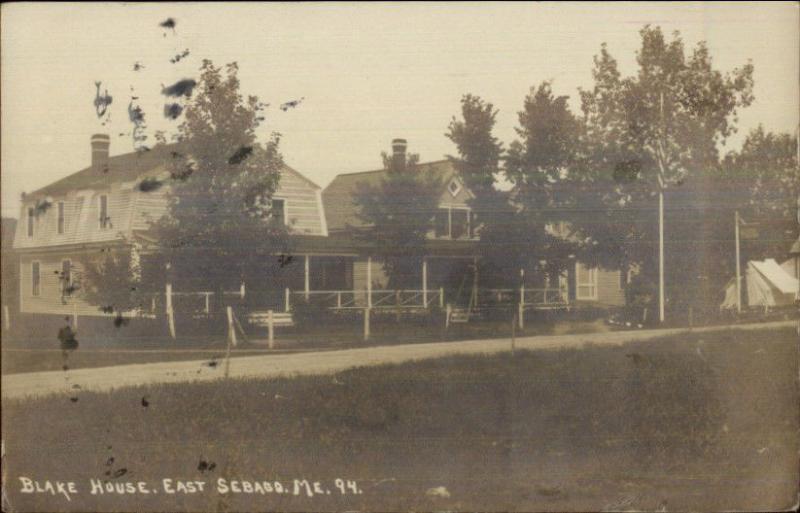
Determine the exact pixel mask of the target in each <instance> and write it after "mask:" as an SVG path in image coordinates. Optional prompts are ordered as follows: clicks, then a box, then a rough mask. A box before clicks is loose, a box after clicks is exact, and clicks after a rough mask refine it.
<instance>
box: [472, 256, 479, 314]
mask: <svg viewBox="0 0 800 513" xmlns="http://www.w3.org/2000/svg"><path fill="white" fill-rule="evenodd" d="M472 265H473V266H474V268H475V272H474V273H473V275H472V298H473V299H472V304H473V307H474V308H476V309H477V308H478V257H472Z"/></svg>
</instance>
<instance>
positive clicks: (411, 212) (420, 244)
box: [354, 153, 442, 288]
mask: <svg viewBox="0 0 800 513" xmlns="http://www.w3.org/2000/svg"><path fill="white" fill-rule="evenodd" d="M383 164H384V169H385V173H384V175H383V177H382V178H381V181H380V183H378V184H376V185H372V184H369V183H361V184H359V186H358V189H357V190H356V193H355V196H354V198H355V203H356V205H357V206H358V207H359V208H358V211H359V214H358V215H359V218H360V219H361V220H363V221H364V222H365V223H366V224H367V226H366V227H365V228H362V229H359V230H357V231H356V236H357V238H359V239H361V240H362V241H364V242H366V243H368V244H371V245H373V250H374V251H375V252H376V254H377V256H378V258H379V260H380V261H381V263H382V264H383V266H384V270H385V271H386V274H387V275H388V277H389V287H390V288H409V287H411V288H416V287H418V286H419V281H418V279H417V277H418V275H419V272H420V266H421V262H422V257H423V256H424V255H425V249H426V238H427V235H428V233H429V232H430V231H431V230H432V229H433V220H434V214H435V212H436V208H437V206H438V203H439V194H440V191H441V187H442V184H441V182H440V180H439V178H438V177H436V176H434V175H433V174H431V173H426V172H423V171H422V170H420V168H419V165H418V164H419V155H415V154H409V155H406V154H395V155H393V156H391V157H389V156H388V155H387V154H385V153H384V154H383Z"/></svg>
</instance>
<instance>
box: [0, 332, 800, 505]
mask: <svg viewBox="0 0 800 513" xmlns="http://www.w3.org/2000/svg"><path fill="white" fill-rule="evenodd" d="M77 398H78V400H77V401H72V400H70V398H69V397H66V396H64V397H54V398H50V399H44V400H36V401H27V402H18V401H4V403H3V418H2V428H3V438H4V441H5V449H6V458H5V461H4V471H5V472H6V473H7V486H8V491H9V494H10V500H11V504H12V507H13V508H14V510H15V511H32V510H37V511H42V510H45V511H57V510H61V511H67V510H70V511H107V510H118V511H131V510H135V511H164V510H167V511H176V510H194V511H201V510H202V511H209V510H217V511H222V510H230V511H273V510H292V511H309V510H313V511H342V510H349V511H353V510H372V511H409V510H411V511H420V510H423V511H431V510H437V511H445V510H448V511H466V510H491V511H542V510H551V511H552V510H562V511H569V510H572V511H574V510H577V511H587V510H597V511H599V510H602V509H614V510H624V509H635V510H656V509H659V508H666V510H667V511H676V510H679V511H684V510H703V509H714V510H731V509H737V510H753V509H757V510H777V509H785V508H789V507H791V506H792V505H793V504H794V502H795V501H796V497H797V495H796V490H797V482H798V468H797V458H796V455H797V450H798V440H797V428H798V420H799V419H798V406H797V405H798V346H797V336H796V334H795V332H794V330H793V329H782V330H759V331H723V332H715V333H703V334H689V335H682V336H680V337H669V338H662V339H656V340H651V341H647V342H636V343H631V344H627V345H625V346H622V347H589V348H585V349H580V350H561V351H533V352H517V353H516V354H515V355H513V356H512V355H510V354H502V355H496V356H491V357H489V356H483V357H480V356H469V357H467V356H464V357H450V358H443V359H438V360H429V361H422V362H412V363H407V364H402V365H394V366H382V367H371V368H360V369H355V370H352V371H347V372H343V373H340V374H338V375H336V376H334V377H331V376H326V377H302V378H295V379H276V380H231V381H227V382H210V383H198V384H176V385H161V386H154V387H142V388H134V389H125V390H120V391H116V392H111V393H89V392H79V393H78V394H77ZM212 464H213V465H212ZM20 476H23V477H28V478H30V479H35V480H38V481H39V482H44V480H51V481H54V480H61V481H74V482H75V483H76V487H77V490H78V493H77V494H76V495H72V497H71V499H72V500H71V501H67V500H66V499H65V498H64V497H63V496H58V495H57V496H53V495H50V494H48V493H41V494H23V493H20V487H21V481H20V480H19V477H20ZM165 478H166V479H171V480H172V482H171V484H170V486H168V487H166V488H165V487H164V484H163V481H162V480H163V479H165ZM220 478H222V479H224V480H225V482H226V483H228V487H229V488H230V482H231V481H232V480H237V481H242V480H246V481H249V482H250V483H251V485H250V486H251V487H252V483H253V482H259V483H263V482H264V481H269V482H270V483H271V484H270V487H271V489H272V491H271V492H267V491H265V493H264V494H261V493H227V494H221V493H219V491H218V489H217V480H218V479H220ZM90 479H97V480H101V481H102V480H108V481H109V483H117V484H120V483H125V482H131V483H138V482H139V481H143V482H144V485H143V486H144V487H145V489H147V490H150V491H156V492H158V493H149V494H142V493H138V492H137V493H135V494H129V493H125V494H114V495H111V494H109V493H104V494H102V495H92V494H91V493H90V488H91V487H90ZM295 479H298V480H300V479H305V480H308V481H309V487H310V488H313V482H315V481H318V482H319V483H320V487H319V490H320V491H321V493H319V494H315V493H312V495H313V496H312V497H308V493H307V491H308V490H307V489H306V488H305V487H304V485H303V486H299V487H298V488H297V490H298V491H299V494H298V495H295V493H294V491H295V488H294V480H295ZM337 479H342V480H344V481H337ZM177 480H183V481H187V480H191V481H203V482H204V483H205V485H204V486H205V488H204V491H203V492H199V491H198V492H196V493H180V492H179V493H174V494H169V493H167V491H168V490H169V489H175V488H176V486H177V485H176V484H175V483H176V481H177ZM275 481H277V482H279V483H281V485H282V486H284V487H285V488H286V489H287V490H288V492H287V493H275V491H274V489H275V485H274V482H275ZM348 481H353V482H354V483H348ZM348 484H349V485H350V486H348ZM337 485H340V486H341V489H344V491H345V492H346V493H345V494H342V493H341V489H340V487H339V486H337ZM134 486H135V485H134ZM241 486H244V485H240V487H241ZM260 486H261V487H262V490H266V488H264V485H263V484H262V485H260ZM184 490H186V488H185V487H184ZM327 491H331V493H330V494H328V493H326V492H327ZM357 492H360V493H357Z"/></svg>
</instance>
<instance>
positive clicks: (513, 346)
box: [511, 304, 522, 356]
mask: <svg viewBox="0 0 800 513" xmlns="http://www.w3.org/2000/svg"><path fill="white" fill-rule="evenodd" d="M520 307H522V304H520ZM520 311H522V309H521V308H520ZM514 321H516V319H514V318H512V319H511V356H514V349H516V345H517V333H516V330H515V327H516V324H517V323H516V322H514ZM520 329H521V328H520Z"/></svg>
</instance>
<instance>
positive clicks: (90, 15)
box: [0, 2, 800, 217]
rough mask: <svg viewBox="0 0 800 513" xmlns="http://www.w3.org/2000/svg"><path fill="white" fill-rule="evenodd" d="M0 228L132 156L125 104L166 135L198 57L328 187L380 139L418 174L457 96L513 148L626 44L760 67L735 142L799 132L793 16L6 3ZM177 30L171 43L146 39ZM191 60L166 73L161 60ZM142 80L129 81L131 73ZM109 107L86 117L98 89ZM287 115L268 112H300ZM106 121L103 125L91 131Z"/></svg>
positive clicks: (590, 6) (779, 10) (621, 8)
mask: <svg viewBox="0 0 800 513" xmlns="http://www.w3.org/2000/svg"><path fill="white" fill-rule="evenodd" d="M0 9H1V11H0V23H1V26H0V38H1V39H0V43H1V44H2V46H1V47H0V66H1V68H0V95H1V99H0V101H1V102H2V105H1V107H2V134H1V136H0V140H1V141H2V143H1V148H0V149H1V154H2V155H1V159H0V166H1V167H0V179H1V181H2V215H3V216H4V217H5V216H11V217H18V216H19V212H18V210H19V198H20V194H21V193H22V192H23V191H27V192H30V191H33V190H35V189H37V188H40V187H42V186H44V185H47V184H48V183H51V182H53V181H55V180H57V179H59V178H62V177H64V176H67V175H69V174H71V173H73V172H75V171H77V170H79V169H82V168H84V167H86V166H87V165H88V164H89V159H90V147H89V138H90V136H91V134H94V133H108V134H110V135H111V154H112V155H117V154H122V153H128V152H130V151H132V150H133V142H132V138H131V135H130V133H131V128H132V127H131V124H130V122H129V120H128V113H127V108H128V103H129V101H130V98H131V96H137V97H138V98H139V100H138V102H139V105H141V107H142V109H143V111H144V112H145V116H146V117H145V120H146V122H147V125H148V133H150V134H151V137H152V133H153V132H154V131H155V130H159V129H161V130H167V131H174V130H175V128H176V127H177V124H178V122H179V121H180V118H179V119H178V120H177V121H170V120H167V119H165V118H164V116H163V106H164V98H163V96H161V94H160V91H161V88H162V85H169V84H171V83H173V82H175V81H177V80H180V79H183V78H196V77H197V75H198V69H199V66H200V63H201V61H202V59H210V60H212V61H213V62H214V63H215V64H217V65H222V64H225V63H228V62H232V61H236V62H237V63H238V65H239V77H240V79H241V87H242V92H243V93H244V94H247V95H256V96H258V97H259V98H260V99H261V100H262V101H264V102H267V103H270V107H269V109H268V110H267V119H266V123H265V125H264V127H262V129H261V130H260V132H259V135H260V136H261V138H262V140H265V139H266V138H267V137H268V135H269V133H270V132H271V131H277V132H279V133H281V134H282V139H281V149H282V153H283V156H284V159H285V161H286V163H287V164H289V165H290V166H292V167H293V168H295V169H297V170H298V171H300V172H301V173H303V174H304V175H306V176H307V177H308V178H310V179H311V180H312V181H314V182H316V183H317V184H319V185H320V186H322V187H325V186H326V185H327V184H328V183H329V182H330V181H331V180H332V179H333V177H334V176H336V175H337V174H340V173H348V172H357V171H365V170H370V169H376V168H379V167H381V165H382V164H381V157H380V154H381V152H382V151H391V147H390V144H391V140H392V139H393V138H397V137H402V138H405V139H407V140H408V145H409V148H408V149H409V151H410V152H413V153H418V154H420V158H421V160H422V161H429V160H438V159H442V158H444V157H445V156H446V155H448V154H454V153H455V148H454V146H453V144H452V142H451V141H450V140H449V139H447V137H445V132H446V130H447V126H448V124H449V122H450V120H451V119H452V117H453V116H454V115H457V114H458V113H459V109H460V104H459V100H460V98H461V97H462V95H464V94H466V93H472V94H477V95H480V96H481V97H483V98H484V99H486V100H488V101H491V102H492V103H493V104H494V105H495V107H496V108H497V109H498V110H499V114H498V117H497V128H496V135H497V136H498V137H499V138H500V139H501V140H502V141H504V143H505V144H506V145H508V143H510V142H511V141H513V140H514V138H515V135H516V134H515V131H514V127H515V125H516V122H517V112H518V111H519V110H520V109H521V107H522V104H523V100H524V98H525V95H526V94H527V93H528V92H529V90H530V88H531V87H533V86H535V85H537V84H539V83H540V82H541V81H543V80H550V81H552V84H553V89H554V91H555V93H557V94H559V95H568V96H569V97H570V106H571V107H572V109H573V111H574V112H576V113H577V112H579V102H578V90H579V88H589V87H591V86H592V77H591V69H592V58H593V56H594V55H596V54H597V53H598V51H599V49H600V46H601V44H602V43H604V42H605V43H607V44H608V49H609V51H610V52H611V54H612V55H613V56H614V57H615V58H616V59H617V60H618V61H619V66H620V70H621V72H622V73H623V75H629V74H632V73H634V72H635V64H636V62H635V52H636V50H637V49H638V47H639V44H640V38H639V33H638V32H639V30H640V29H641V28H642V27H643V26H644V25H646V24H651V25H658V26H660V27H661V28H662V29H663V30H664V32H665V33H667V34H671V33H672V32H673V31H676V30H677V31H680V34H681V37H682V38H683V40H684V41H685V43H686V45H687V48H691V47H693V46H694V45H695V44H697V42H698V41H706V42H707V44H708V46H709V48H710V51H711V55H712V57H713V59H714V63H715V66H716V67H717V69H720V70H721V71H723V72H727V71H731V70H733V69H734V68H735V67H739V66H742V65H743V64H745V63H746V62H748V60H750V61H752V63H753V65H754V66H755V73H754V78H755V91H754V93H755V102H754V103H753V105H751V106H750V107H749V108H747V109H745V110H743V111H742V112H741V113H740V115H739V123H738V127H739V133H738V134H737V135H735V136H734V137H732V138H731V139H730V140H729V142H728V144H727V146H726V148H725V149H724V150H723V151H728V149H736V148H738V147H739V146H740V145H741V142H742V140H743V138H744V135H746V133H747V132H748V131H749V130H751V129H753V128H755V127H757V126H758V125H759V124H762V125H764V127H765V129H767V130H772V131H783V132H790V133H795V131H796V129H797V126H798V121H799V114H798V113H799V112H800V101H799V100H798V94H799V92H800V88H799V87H798V80H799V78H798V77H800V64H799V63H800V50H798V48H800V37H799V36H798V34H799V33H800V32H799V31H798V26H799V24H800V8H798V4H797V3H795V2H786V3H772V4H754V3H753V4H748V3H720V4H714V3H710V2H697V3H683V2H681V3H679V2H664V3H624V2H618V3H616V2H615V3H602V4H601V3H600V2H597V3H585V2H582V3H573V4H570V3H557V4H556V3H538V2H537V3H493V4H478V3H424V4H423V3H371V4H356V3H347V2H342V3H325V4H321V3H299V4H286V3H225V4H207V3H202V4H201V3H180V4H170V3H161V4H154V3H151V4H124V3H106V4H98V3H92V4H88V3H86V4H77V3H74V4H69V3H62V4H47V3H44V4H41V3H40V4H32V3H11V4H8V3H6V4H3V5H2V7H1V8H0ZM170 17H171V18H173V19H174V20H175V21H176V25H175V28H174V30H171V29H164V28H162V27H161V26H159V24H160V23H161V22H162V21H164V20H165V19H167V18H170ZM186 49H188V50H189V55H188V56H187V57H186V58H184V59H181V60H180V61H179V62H177V63H174V64H173V63H171V62H170V59H171V58H173V57H174V56H175V55H178V54H181V53H183V52H184V50H186ZM137 62H138V63H140V64H141V65H143V66H144V67H143V68H141V69H140V70H139V71H134V64H135V63H137ZM97 81H100V82H101V83H102V85H101V89H102V90H103V91H105V90H107V91H108V94H109V95H111V96H112V97H113V103H112V104H111V107H110V109H109V113H110V119H108V118H103V120H100V119H98V116H97V114H96V112H95V107H94V104H93V102H94V98H95V93H96V87H95V82H97ZM301 99H302V101H301V102H300V103H299V104H298V105H297V107H295V108H290V109H287V110H286V111H283V110H281V109H280V108H279V106H280V105H281V104H282V103H284V102H288V101H292V100H301ZM103 122H105V125H103V124H102V123H103Z"/></svg>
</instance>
